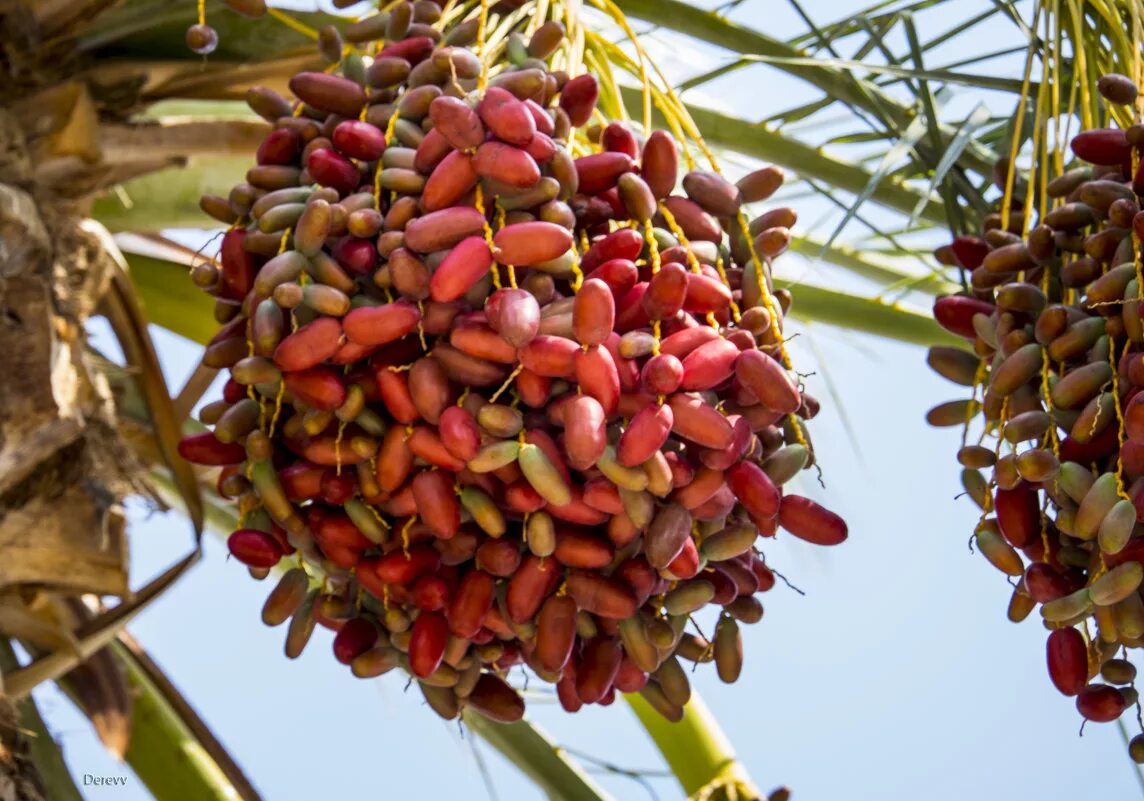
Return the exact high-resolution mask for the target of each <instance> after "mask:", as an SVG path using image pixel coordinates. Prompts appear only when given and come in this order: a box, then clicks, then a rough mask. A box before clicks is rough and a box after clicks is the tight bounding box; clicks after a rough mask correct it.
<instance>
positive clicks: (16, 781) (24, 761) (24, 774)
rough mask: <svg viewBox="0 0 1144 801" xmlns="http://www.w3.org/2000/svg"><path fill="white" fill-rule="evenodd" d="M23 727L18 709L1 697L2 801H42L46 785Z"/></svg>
mask: <svg viewBox="0 0 1144 801" xmlns="http://www.w3.org/2000/svg"><path fill="white" fill-rule="evenodd" d="M19 723H20V716H19V715H18V714H17V712H16V706H15V705H14V704H13V703H12V702H11V701H10V700H8V698H7V697H5V696H4V695H0V801H42V800H43V799H44V798H46V796H45V795H44V789H43V784H42V783H41V781H40V776H39V774H38V773H37V771H36V766H35V763H34V762H33V761H32V757H31V754H30V748H29V745H28V742H27V737H26V736H25V734H24V730H23V729H22V728H21V727H20V725H19Z"/></svg>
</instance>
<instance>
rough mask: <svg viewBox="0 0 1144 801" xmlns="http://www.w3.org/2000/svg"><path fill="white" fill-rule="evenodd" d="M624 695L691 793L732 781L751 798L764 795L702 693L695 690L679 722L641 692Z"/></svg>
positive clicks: (684, 787)
mask: <svg viewBox="0 0 1144 801" xmlns="http://www.w3.org/2000/svg"><path fill="white" fill-rule="evenodd" d="M624 699H625V700H626V701H627V702H628V705H629V706H631V708H632V711H633V712H635V714H636V717H637V718H639V721H640V723H641V724H642V725H643V727H644V730H645V731H647V733H648V735H649V736H650V737H651V739H652V741H653V742H654V743H655V744H656V747H657V748H659V751H660V753H661V754H663V758H664V760H665V761H666V762H667V766H668V767H669V768H671V772H672V773H674V774H675V778H676V779H678V780H679V784H680V786H681V787H682V788H683V791H684V792H685V793H687V795H688V796H689V797H690V796H693V795H696V794H697V793H700V792H701V791H702V792H704V793H709V792H710V791H711V790H713V789H714V788H715V787H717V786H719V785H732V786H734V787H736V788H738V789H739V792H740V794H742V795H743V796H744V797H747V798H753V797H762V794H761V793H760V792H759V790H758V789H757V788H756V787H755V785H754V783H753V782H752V781H751V778H750V776H749V775H748V774H747V769H746V768H745V767H744V766H743V763H741V762H740V761H739V759H738V757H736V756H735V750H734V748H732V747H731V742H730V740H728V739H727V735H726V734H725V733H724V732H723V730H722V729H721V728H720V727H719V722H718V721H717V720H716V719H715V716H714V715H713V714H712V713H711V710H710V709H708V708H707V704H705V703H704V702H703V699H702V698H700V697H699V695H698V693H696V692H694V691H692V694H691V700H690V701H688V702H687V704H686V705H685V706H684V707H683V719H682V720H680V721H679V722H678V723H672V722H670V721H668V720H666V719H665V718H664V717H662V716H661V715H660V714H659V712H657V711H656V710H655V709H654V708H653V707H652V706H651V705H650V704H648V702H647V701H645V700H644V699H643V698H642V697H641V696H640V695H639V694H638V693H630V694H625V695H624Z"/></svg>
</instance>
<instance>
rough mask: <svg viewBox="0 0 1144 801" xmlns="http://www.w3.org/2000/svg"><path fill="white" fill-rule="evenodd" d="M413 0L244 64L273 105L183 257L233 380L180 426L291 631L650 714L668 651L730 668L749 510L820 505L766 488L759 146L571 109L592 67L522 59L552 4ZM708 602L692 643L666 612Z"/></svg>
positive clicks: (790, 428) (687, 612) (753, 586)
mask: <svg viewBox="0 0 1144 801" xmlns="http://www.w3.org/2000/svg"><path fill="white" fill-rule="evenodd" d="M517 5H518V6H519V4H517ZM525 8H527V4H525ZM474 11H475V10H474ZM516 13H517V15H518V18H520V19H522V26H523V23H527V22H528V21H529V20H528V18H527V16H521V15H520V10H519V9H517V11H516ZM440 15H441V9H440V8H439V7H438V5H437V4H436V3H434V2H429V0H420V1H419V2H416V3H398V4H396V5H394V6H392V8H390V9H389V11H388V12H387V13H384V14H378V15H375V16H372V17H367V18H365V19H363V20H360V21H358V22H355V23H353V24H351V25H350V26H349V27H348V28H346V29H345V31H344V32H343V33H341V34H339V33H337V32H336V31H334V30H333V29H328V30H326V31H323V32H322V51H323V53H326V54H327V55H328V57H329V61H330V65H331V69H330V70H329V71H326V72H319V71H307V72H301V73H299V74H297V75H295V76H294V77H293V79H292V80H291V81H290V89H291V92H292V93H293V95H294V96H295V99H293V100H288V99H286V98H284V97H282V96H280V95H278V94H275V93H274V92H272V91H269V90H267V89H257V90H253V91H252V92H251V94H250V95H249V98H248V99H249V101H250V105H251V106H252V108H254V109H255V111H257V112H258V113H259V114H261V115H262V116H263V117H264V118H265V119H266V120H268V121H269V122H270V123H272V125H273V130H272V131H271V132H270V133H268V134H267V136H266V138H265V140H264V141H263V143H262V145H261V146H260V147H259V149H258V153H257V164H256V165H255V166H253V167H251V169H250V170H249V172H248V173H247V176H246V181H245V182H244V183H242V184H239V185H238V186H236V187H235V188H234V189H233V190H232V191H231V192H230V194H229V196H228V197H226V198H224V197H206V198H204V200H203V208H204V209H205V210H206V211H207V212H208V213H210V214H211V215H213V216H214V217H215V218H216V219H218V220H220V221H222V222H224V223H226V224H228V225H230V228H229V230H228V231H227V232H226V234H225V235H224V237H223V240H222V246H221V255H220V258H219V262H220V265H219V266H218V267H217V268H216V267H215V266H212V265H203V266H200V267H199V268H197V269H196V270H195V272H194V278H195V280H196V281H197V283H198V284H199V285H200V286H202V287H203V288H205V289H206V290H207V291H208V292H210V293H211V294H212V295H214V297H215V298H216V299H217V309H218V312H219V315H218V316H219V319H220V321H221V322H222V324H223V325H222V328H221V329H220V330H219V332H218V334H217V335H216V336H215V338H214V340H213V341H212V342H211V343H210V345H209V347H208V348H207V350H206V354H205V357H204V363H206V364H208V365H211V366H215V367H219V368H223V369H226V370H228V371H229V373H230V379H229V381H228V382H227V384H226V387H225V390H224V396H223V399H222V400H221V401H218V402H215V403H213V404H211V405H209V406H207V407H206V408H205V409H204V410H203V412H202V414H201V417H200V419H201V420H202V421H203V422H204V423H206V424H207V425H209V426H212V427H213V430H211V431H208V432H207V433H203V434H198V435H195V436H191V437H188V438H187V439H185V440H184V441H183V443H182V451H181V452H182V454H183V455H184V456H185V457H186V458H187V459H189V460H190V461H192V462H195V463H198V464H201V465H213V466H217V467H219V468H221V472H220V475H219V483H218V488H219V492H220V493H221V494H223V495H224V496H226V497H228V498H233V499H235V500H237V502H238V504H239V507H240V510H241V512H242V518H241V519H242V522H241V528H240V529H239V530H237V531H235V532H234V533H233V534H232V535H231V536H230V538H229V541H228V544H229V548H230V552H231V554H232V555H233V556H234V557H235V558H236V559H237V560H238V561H240V562H242V563H244V564H246V565H248V566H249V567H251V568H253V569H254V570H255V571H257V572H263V573H264V572H265V571H267V570H269V569H270V568H273V567H275V566H277V565H278V564H279V563H280V562H284V565H291V567H290V569H289V570H288V571H287V572H286V573H285V575H283V576H282V578H281V580H280V583H279V584H278V586H277V587H276V588H275V589H274V590H273V591H272V593H271V595H270V598H269V600H268V602H267V606H266V608H265V613H264V619H265V620H266V622H267V623H270V624H281V623H285V622H286V621H287V620H290V631H289V634H288V638H287V645H286V649H287V654H288V655H289V656H295V655H297V653H298V652H299V651H300V649H301V647H302V645H304V643H305V642H306V639H307V638H308V636H309V633H310V631H311V630H312V629H313V627H314V625H315V623H320V624H322V625H325V626H328V627H330V628H333V629H336V630H337V634H336V636H335V638H334V646H333V649H334V656H335V657H336V658H337V659H338V660H339V661H341V662H343V663H346V664H348V665H350V666H351V668H352V671H353V672H354V674H356V675H357V676H361V677H368V676H376V675H379V674H382V673H384V672H386V671H389V670H392V669H394V668H401V669H404V670H406V671H408V672H410V673H411V674H412V675H413V676H414V677H416V679H417V680H418V682H419V683H420V686H421V687H422V689H423V691H424V693H425V695H426V697H427V699H428V700H429V703H430V704H431V705H432V706H433V708H434V709H435V710H436V711H438V712H439V713H441V714H442V715H443V716H445V717H447V718H448V717H453V716H455V715H456V714H457V712H458V710H459V708H461V707H463V706H468V707H471V708H473V709H475V710H476V711H478V712H480V713H483V714H485V715H488V716H490V717H492V718H495V719H497V720H515V719H517V718H519V717H520V716H521V714H522V713H523V707H524V705H523V701H522V699H521V698H520V697H519V695H518V694H517V693H516V691H515V690H514V689H513V688H512V687H511V686H510V685H509V684H508V683H507V682H506V681H505V675H506V672H507V671H508V670H509V669H510V668H511V667H513V666H514V665H518V664H524V665H527V666H528V667H529V668H530V669H531V670H532V671H534V672H535V673H536V675H538V676H540V677H541V678H542V679H543V680H545V681H548V682H552V683H554V684H556V687H557V690H558V693H559V697H560V701H561V703H562V704H563V705H564V707H565V708H566V709H568V710H571V711H575V710H576V709H578V708H579V707H580V706H581V705H582V704H590V703H605V704H606V703H610V702H611V700H612V699H613V697H614V695H615V693H616V692H617V691H621V692H635V691H640V690H642V691H643V692H644V693H645V695H647V696H648V697H649V699H651V700H652V702H653V703H654V704H655V705H656V706H657V708H659V709H661V710H662V711H663V712H664V714H665V715H668V716H670V717H678V716H680V715H681V714H682V706H683V704H684V703H685V702H686V700H687V698H688V696H689V692H690V690H689V687H688V681H687V676H686V674H685V672H684V670H683V668H682V667H681V666H680V662H679V658H680V657H682V658H686V659H691V660H696V661H709V660H712V659H713V660H714V661H715V662H716V664H717V668H718V671H719V674H720V676H721V677H722V678H724V679H725V680H727V681H733V680H734V679H735V678H736V677H737V676H738V673H739V670H740V665H741V643H740V637H739V630H738V623H739V622H740V621H741V622H747V623H751V622H755V621H757V620H759V619H760V618H761V616H762V606H761V604H760V603H759V601H758V600H757V599H756V597H755V594H756V593H758V592H760V591H765V590H767V589H769V588H770V587H771V586H772V585H773V583H774V576H773V574H772V573H771V571H770V570H769V569H768V568H767V566H766V564H765V563H764V561H763V559H762V557H761V555H760V554H759V553H758V552H757V551H756V549H755V546H756V541H757V539H758V537H759V536H760V535H762V536H774V535H775V533H776V531H777V530H778V529H779V528H780V527H781V528H783V529H785V530H786V531H787V532H789V533H791V534H793V535H795V536H796V537H800V538H802V539H804V540H807V541H809V542H812V543H816V544H820V545H833V544H836V543H838V542H841V541H842V540H843V539H845V537H846V526H845V524H844V523H843V521H842V520H841V519H840V518H839V517H837V516H836V515H834V514H833V513H831V512H829V511H828V510H826V509H824V508H822V507H821V506H819V505H818V504H817V503H815V502H814V501H812V500H810V499H809V498H805V497H801V496H798V495H794V494H784V492H783V489H782V487H783V484H784V483H786V482H787V481H789V480H790V479H791V478H793V477H794V476H795V475H796V474H797V473H798V472H799V471H800V470H802V469H804V468H806V467H808V466H810V465H811V463H812V454H811V451H810V449H809V444H808V439H807V433H806V430H805V426H804V419H805V418H809V417H811V416H813V414H814V413H815V412H816V411H817V408H818V407H817V403H816V402H815V401H814V400H813V399H812V398H811V397H809V396H807V395H805V394H804V393H803V392H802V391H801V388H800V385H799V382H798V381H797V379H796V377H795V376H794V374H793V373H792V372H791V371H790V369H789V366H788V364H787V363H784V361H783V360H784V359H785V358H786V357H785V350H784V349H783V347H782V334H781V327H782V315H783V306H782V299H781V298H779V297H776V294H775V293H774V291H773V289H772V288H771V285H770V269H769V259H770V258H771V257H773V256H775V255H777V254H778V252H779V251H781V250H782V248H783V247H784V246H785V243H786V241H787V239H788V238H789V231H788V228H789V226H790V225H791V224H793V222H794V217H793V212H791V211H790V210H789V209H775V210H771V211H768V212H767V213H765V214H763V215H762V217H760V218H758V219H757V220H756V221H755V223H754V224H753V225H752V224H748V223H747V218H746V217H745V216H744V212H743V209H744V204H745V203H746V202H749V201H758V200H762V199H764V198H766V197H768V196H769V195H770V194H771V193H772V192H773V191H774V190H775V189H776V188H777V187H778V185H779V184H780V183H781V173H779V172H778V171H777V170H774V169H773V168H768V169H764V170H761V171H759V172H757V173H755V174H752V175H750V176H747V177H746V178H745V179H743V180H742V181H740V183H739V184H738V185H736V184H733V183H731V182H729V181H727V180H726V179H724V178H723V177H722V176H721V175H719V174H718V173H717V172H706V171H698V170H697V171H691V172H688V173H687V174H686V175H685V176H683V178H682V182H681V183H682V190H681V191H677V183H678V173H679V165H678V161H679V157H680V154H679V150H678V145H677V144H676V143H675V142H674V141H673V140H672V139H671V137H669V136H667V135H666V134H664V133H663V132H659V131H657V132H654V133H651V135H650V136H648V137H647V140H646V142H642V143H641V142H640V141H639V139H637V137H636V136H635V134H634V133H633V132H632V131H631V130H630V129H629V128H628V127H627V126H626V125H624V124H622V123H619V122H610V123H609V122H607V121H606V120H604V121H603V122H599V121H598V120H599V119H602V115H599V113H598V112H597V110H596V106H597V97H598V94H599V87H598V84H597V80H596V78H595V77H593V76H592V75H590V74H579V75H575V76H569V75H567V74H566V73H564V72H562V71H559V70H555V69H551V68H550V66H549V65H550V58H551V57H552V55H553V54H554V53H556V52H558V51H560V50H561V48H563V47H564V46H565V42H566V41H567V36H566V32H565V29H564V26H563V25H562V24H561V23H560V22H557V21H547V22H544V23H543V24H539V25H537V26H536V27H535V28H534V29H533V30H532V31H531V33H530V34H529V35H527V36H526V35H524V33H522V32H520V31H513V32H512V34H511V35H510V36H509V37H508V40H507V42H506V43H505V44H504V46H503V47H499V48H491V47H488V46H486V47H485V48H480V47H477V46H475V45H478V43H479V41H480V39H481V27H480V20H479V18H477V17H471V18H469V19H463V20H458V21H456V22H455V24H452V25H442V24H441V19H440ZM498 19H500V17H499V15H498V12H497V10H496V9H495V8H494V9H493V10H492V13H491V14H490V18H489V21H488V29H489V30H494V29H495V28H496V26H497V24H498V23H497V20H498ZM347 45H348V46H350V47H351V48H362V49H365V50H367V51H368V52H369V53H370V54H371V55H369V56H368V57H363V56H362V55H360V54H355V53H354V52H349V53H348V54H347V53H346V52H345V51H346V49H347ZM482 50H484V51H485V52H486V53H489V52H491V53H492V55H491V56H488V55H486V58H487V61H482ZM335 65H337V66H336V68H335ZM486 79H487V80H486ZM594 119H596V120H597V122H596V123H593V120H594ZM589 123H593V124H592V125H591V126H589ZM295 565H296V566H295ZM711 605H715V606H717V607H720V608H721V614H720V619H719V622H718V623H717V625H716V626H715V629H714V635H713V637H712V641H711V642H708V641H707V640H706V639H703V638H701V637H700V636H699V635H697V634H696V633H694V632H689V631H687V630H686V626H687V624H688V622H689V620H690V616H691V615H692V614H693V613H695V612H698V611H699V610H700V609H702V608H704V607H707V606H711Z"/></svg>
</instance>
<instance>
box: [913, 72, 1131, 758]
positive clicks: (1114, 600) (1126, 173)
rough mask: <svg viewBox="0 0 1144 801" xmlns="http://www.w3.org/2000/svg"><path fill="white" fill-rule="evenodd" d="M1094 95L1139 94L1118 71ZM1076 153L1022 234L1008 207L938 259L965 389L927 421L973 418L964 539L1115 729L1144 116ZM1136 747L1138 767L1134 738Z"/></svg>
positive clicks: (1094, 134) (1080, 705) (1127, 637)
mask: <svg viewBox="0 0 1144 801" xmlns="http://www.w3.org/2000/svg"><path fill="white" fill-rule="evenodd" d="M1100 88H1101V92H1102V93H1103V94H1104V96H1105V98H1106V99H1108V100H1109V101H1112V102H1123V103H1131V102H1132V101H1133V100H1134V99H1135V97H1136V87H1135V86H1134V85H1133V84H1132V82H1131V81H1130V80H1129V79H1128V78H1125V77H1124V76H1115V75H1111V76H1106V77H1105V78H1104V79H1102V80H1101V82H1100ZM1071 148H1072V152H1073V154H1074V155H1075V157H1076V166H1074V167H1073V168H1072V169H1070V170H1068V171H1067V172H1065V173H1064V174H1062V175H1059V176H1057V177H1056V178H1055V179H1053V180H1052V181H1049V182H1048V183H1047V186H1046V192H1047V196H1048V197H1049V198H1050V199H1051V201H1052V202H1051V205H1050V206H1049V207H1048V208H1046V210H1045V212H1044V214H1043V215H1042V216H1041V218H1040V220H1039V224H1038V225H1036V226H1035V227H1032V228H1031V230H1029V231H1028V233H1027V235H1022V232H1023V231H1024V230H1025V225H1024V219H1023V212H1022V211H1021V210H1019V209H1013V210H1012V212H1011V213H1010V214H1009V215H1007V216H1008V219H1007V220H1004V221H1003V220H1002V218H1001V215H1000V214H996V213H995V214H993V215H992V216H991V217H989V218H988V219H987V220H986V222H985V226H984V228H985V231H984V234H983V236H982V237H980V238H978V237H972V236H960V237H958V238H957V239H956V240H955V241H954V242H953V244H952V246H951V247H949V248H947V249H944V253H942V254H939V255H940V256H942V257H944V258H945V260H946V261H947V262H948V263H951V264H955V265H956V266H958V267H959V268H961V269H962V270H963V271H964V273H963V274H966V275H968V276H969V278H970V284H971V287H972V289H971V290H970V291H969V292H967V293H963V294H960V295H951V296H947V297H942V298H939V299H938V300H937V301H936V303H935V304H934V317H935V318H936V319H937V321H938V322H939V323H940V324H941V325H942V326H943V327H945V328H946V329H947V330H948V331H950V332H952V333H954V334H956V335H958V336H961V337H964V338H965V339H966V341H967V342H968V343H969V347H968V349H963V348H953V347H935V348H932V349H931V350H930V352H929V364H930V366H931V367H932V368H933V369H934V370H935V371H936V372H938V373H939V374H940V375H942V376H944V377H945V378H947V379H949V380H950V381H953V382H954V383H956V384H960V385H962V386H965V387H968V388H971V389H970V391H971V393H972V396H973V397H972V399H971V400H968V401H953V402H950V403H946V404H942V405H940V406H938V407H935V408H934V409H932V410H931V411H930V413H929V416H928V419H929V421H930V423H932V424H933V425H946V426H964V427H965V429H966V431H967V432H968V429H969V427H970V424H971V422H972V421H973V420H974V419H975V418H980V419H981V420H982V421H983V427H984V434H983V436H982V442H981V443H979V444H965V441H964V440H963V447H962V448H961V450H960V451H959V452H958V460H959V461H960V462H961V465H962V466H963V468H964V470H963V471H962V478H963V483H964V486H965V489H966V491H967V493H968V494H969V495H970V496H971V497H972V498H973V500H974V501H975V502H976V503H977V504H978V506H980V507H981V509H982V515H981V519H980V522H979V523H978V525H977V528H976V531H975V533H974V540H973V541H974V543H975V544H976V546H977V549H978V550H979V551H980V552H981V553H982V554H983V555H984V556H985V558H986V559H988V560H989V561H990V562H991V563H992V564H993V565H994V566H995V567H996V568H998V569H999V570H1000V571H1002V572H1003V573H1005V574H1006V575H1007V576H1010V577H1011V578H1012V580H1014V581H1015V582H1016V589H1015V591H1014V594H1013V598H1012V601H1011V603H1010V606H1009V618H1010V619H1011V620H1013V621H1014V622H1017V621H1020V620H1023V619H1024V618H1025V617H1026V616H1028V615H1029V614H1030V613H1031V612H1032V611H1033V610H1034V609H1035V608H1037V607H1038V606H1039V607H1040V614H1041V617H1042V619H1043V622H1044V625H1045V628H1046V629H1048V631H1049V635H1048V644H1047V659H1048V672H1049V676H1050V678H1051V679H1052V682H1053V684H1054V685H1055V686H1056V688H1057V689H1058V690H1060V691H1061V692H1062V693H1064V694H1065V695H1068V696H1072V697H1075V699H1076V706H1077V710H1078V711H1079V712H1080V714H1081V715H1082V716H1083V717H1084V718H1085V719H1086V720H1090V721H1098V722H1107V721H1113V720H1116V719H1117V718H1118V717H1120V715H1121V713H1123V712H1124V711H1125V709H1126V708H1127V707H1129V706H1131V705H1133V704H1135V703H1136V701H1137V694H1136V691H1135V689H1134V688H1133V687H1132V686H1131V684H1132V682H1133V679H1134V677H1135V672H1136V671H1135V668H1134V667H1133V666H1132V664H1131V663H1130V662H1128V661H1126V660H1125V659H1124V658H1122V651H1123V649H1125V648H1139V647H1141V646H1142V645H1144V600H1142V595H1141V590H1142V587H1141V580H1142V579H1144V566H1142V564H1141V560H1142V559H1144V525H1142V523H1144V394H1141V389H1144V321H1142V320H1141V299H1142V298H1144V283H1142V281H1141V264H1140V237H1141V235H1144V213H1142V212H1141V209H1140V198H1141V197H1142V196H1144V167H1140V166H1138V165H1139V164H1140V153H1141V152H1142V150H1144V126H1142V125H1134V126H1132V127H1131V128H1128V129H1127V130H1122V129H1116V128H1108V129H1100V130H1088V131H1084V132H1082V133H1080V134H1078V135H1077V136H1076V137H1075V138H1074V139H1073V140H1072V143H1071ZM978 389H980V390H981V391H982V395H981V397H980V399H978ZM986 436H989V437H995V438H996V440H995V442H989V444H988V446H987V445H986V442H987V440H986ZM1090 622H1091V623H1092V624H1093V625H1092V626H1090ZM1132 750H1133V755H1134V756H1140V757H1141V759H1144V739H1140V738H1138V740H1134V741H1133V746H1132Z"/></svg>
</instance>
